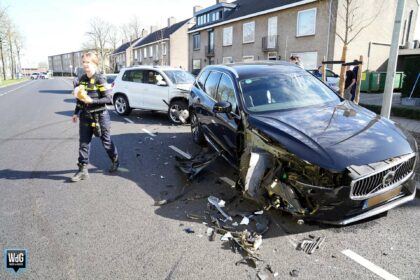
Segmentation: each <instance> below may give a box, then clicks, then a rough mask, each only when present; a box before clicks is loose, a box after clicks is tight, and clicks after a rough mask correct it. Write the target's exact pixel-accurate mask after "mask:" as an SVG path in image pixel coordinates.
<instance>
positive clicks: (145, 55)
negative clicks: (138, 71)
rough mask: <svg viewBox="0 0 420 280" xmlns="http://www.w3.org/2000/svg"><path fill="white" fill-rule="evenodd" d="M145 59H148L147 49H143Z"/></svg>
mask: <svg viewBox="0 0 420 280" xmlns="http://www.w3.org/2000/svg"><path fill="white" fill-rule="evenodd" d="M143 57H144V58H146V57H147V48H144V49H143Z"/></svg>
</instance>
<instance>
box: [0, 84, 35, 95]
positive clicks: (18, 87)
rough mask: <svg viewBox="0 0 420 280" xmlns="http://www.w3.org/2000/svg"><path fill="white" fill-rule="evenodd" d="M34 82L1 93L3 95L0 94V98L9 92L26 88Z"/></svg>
mask: <svg viewBox="0 0 420 280" xmlns="http://www.w3.org/2000/svg"><path fill="white" fill-rule="evenodd" d="M34 82H35V81H31V82H29V83H27V84H24V85H22V86H20V87H17V88H15V89H11V90H9V91H6V92H3V93H0V96H3V95H6V94H8V93H10V92H13V91H15V90H18V89H20V88H23V87H26V86H28V85H30V84H32V83H34Z"/></svg>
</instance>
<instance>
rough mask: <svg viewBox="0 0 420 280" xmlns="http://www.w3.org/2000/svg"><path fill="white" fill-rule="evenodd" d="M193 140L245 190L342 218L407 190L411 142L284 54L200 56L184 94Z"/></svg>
mask: <svg viewBox="0 0 420 280" xmlns="http://www.w3.org/2000/svg"><path fill="white" fill-rule="evenodd" d="M189 110H190V118H191V132H192V138H193V141H194V142H196V143H203V141H205V142H207V143H208V144H210V146H211V147H213V148H214V149H215V150H216V151H218V153H219V154H221V155H222V156H223V157H224V158H225V159H226V160H227V161H228V162H229V163H231V164H232V165H233V166H235V167H236V168H238V169H239V181H238V183H239V185H240V186H241V187H242V188H243V191H244V193H245V194H247V195H248V196H249V197H251V198H253V199H255V200H256V201H258V202H259V203H260V204H262V205H263V206H266V207H268V208H270V207H273V208H275V209H279V210H283V211H286V212H289V213H291V214H292V215H294V216H296V217H297V218H299V219H304V220H317V221H321V222H325V223H332V224H339V225H345V224H349V223H353V222H356V221H359V220H362V219H365V218H367V217H371V216H374V215H377V214H379V213H382V212H386V211H388V210H389V209H391V208H394V207H396V206H398V205H401V204H403V203H406V202H408V201H410V200H413V199H414V197H415V193H416V186H415V182H414V180H413V177H414V167H415V163H416V159H417V143H416V141H415V140H414V138H413V137H412V136H411V135H410V134H409V133H408V132H406V131H405V130H404V129H403V128H401V127H399V126H398V125H397V124H396V123H394V122H392V121H391V120H388V119H386V118H382V117H381V116H379V115H377V114H375V113H373V112H371V111H369V110H367V109H365V108H363V107H361V106H358V105H357V104H355V103H353V102H351V101H348V100H345V99H343V98H341V97H340V96H338V95H337V93H335V92H334V91H332V90H331V88H329V87H328V86H326V85H325V84H324V83H322V82H321V81H320V80H319V79H317V78H316V77H314V76H313V75H311V74H309V73H308V72H306V71H305V70H303V69H301V68H300V67H298V66H296V65H294V64H290V63H287V62H276V63H275V62H272V63H271V62H263V63H250V64H245V63H243V64H230V65H210V66H207V67H205V68H204V69H203V70H202V71H201V72H200V74H199V75H198V77H197V80H196V81H195V83H194V85H193V87H192V89H191V96H190V103H189Z"/></svg>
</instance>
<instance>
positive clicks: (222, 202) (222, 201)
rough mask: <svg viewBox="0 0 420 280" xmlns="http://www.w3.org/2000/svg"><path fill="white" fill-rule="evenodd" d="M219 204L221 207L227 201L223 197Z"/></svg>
mask: <svg viewBox="0 0 420 280" xmlns="http://www.w3.org/2000/svg"><path fill="white" fill-rule="evenodd" d="M218 204H219V206H220V207H225V204H226V201H224V200H223V199H221V200H219V203H218Z"/></svg>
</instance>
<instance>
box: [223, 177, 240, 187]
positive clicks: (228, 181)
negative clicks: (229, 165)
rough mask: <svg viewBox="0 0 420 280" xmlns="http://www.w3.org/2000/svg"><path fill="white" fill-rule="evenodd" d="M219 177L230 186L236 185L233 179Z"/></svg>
mask: <svg viewBox="0 0 420 280" xmlns="http://www.w3.org/2000/svg"><path fill="white" fill-rule="evenodd" d="M219 179H220V180H222V181H223V182H225V183H226V184H228V185H229V186H231V187H232V188H234V187H235V185H236V184H235V181H233V180H231V179H229V178H228V177H220V178H219Z"/></svg>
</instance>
